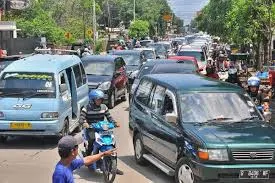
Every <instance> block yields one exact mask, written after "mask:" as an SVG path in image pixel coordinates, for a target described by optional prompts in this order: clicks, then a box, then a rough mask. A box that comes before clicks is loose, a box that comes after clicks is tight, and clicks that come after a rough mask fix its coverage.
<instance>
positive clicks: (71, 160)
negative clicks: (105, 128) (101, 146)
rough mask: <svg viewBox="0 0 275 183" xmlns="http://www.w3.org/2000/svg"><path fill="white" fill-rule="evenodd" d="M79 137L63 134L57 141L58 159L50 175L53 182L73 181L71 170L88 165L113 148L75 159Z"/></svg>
mask: <svg viewBox="0 0 275 183" xmlns="http://www.w3.org/2000/svg"><path fill="white" fill-rule="evenodd" d="M81 142H82V140H81V139H76V138H74V137H73V136H65V137H63V138H62V139H60V141H59V142H58V154H59V156H60V158H61V159H60V161H59V162H58V163H57V165H56V166H55V170H54V173H53V176H52V182H53V183H74V178H73V171H74V170H76V169H78V168H80V167H81V166H83V165H86V166H89V165H91V164H92V163H94V162H96V161H97V160H99V159H101V158H102V157H103V156H110V155H111V154H112V153H114V151H115V149H113V150H110V151H106V152H103V153H99V154H96V155H92V156H86V157H85V158H83V159H76V156H77V155H78V144H80V143H81Z"/></svg>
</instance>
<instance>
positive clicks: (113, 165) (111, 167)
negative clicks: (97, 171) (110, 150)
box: [103, 156, 117, 183]
mask: <svg viewBox="0 0 275 183" xmlns="http://www.w3.org/2000/svg"><path fill="white" fill-rule="evenodd" d="M103 167H104V170H103V177H104V182H105V183H112V182H114V180H115V178H116V171H117V160H116V158H115V157H113V156H105V157H104V158H103ZM110 176H111V177H110Z"/></svg>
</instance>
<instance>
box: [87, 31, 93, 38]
mask: <svg viewBox="0 0 275 183" xmlns="http://www.w3.org/2000/svg"><path fill="white" fill-rule="evenodd" d="M86 34H87V35H88V36H89V37H92V35H93V30H92V29H88V30H87V31H86Z"/></svg>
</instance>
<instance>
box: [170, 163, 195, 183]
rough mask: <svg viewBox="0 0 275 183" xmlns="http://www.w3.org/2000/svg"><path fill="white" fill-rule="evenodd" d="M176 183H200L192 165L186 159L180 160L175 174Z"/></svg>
mask: <svg viewBox="0 0 275 183" xmlns="http://www.w3.org/2000/svg"><path fill="white" fill-rule="evenodd" d="M175 179H176V183H198V181H197V179H196V177H195V175H194V173H193V170H192V168H191V167H190V164H189V163H188V161H187V160H186V159H180V160H179V162H178V163H177V167H176V172H175Z"/></svg>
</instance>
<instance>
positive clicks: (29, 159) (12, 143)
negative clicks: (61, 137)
mask: <svg viewBox="0 0 275 183" xmlns="http://www.w3.org/2000/svg"><path fill="white" fill-rule="evenodd" d="M128 109H129V108H128V102H123V103H120V104H118V105H117V106H116V107H115V108H114V109H112V110H111V114H112V115H113V117H114V118H115V120H117V121H119V122H120V124H121V127H120V128H118V129H116V139H117V145H118V154H119V160H118V167H119V168H120V169H121V170H123V171H124V175H123V176H117V178H116V180H115V182H118V183H129V182H132V183H150V182H155V183H172V182H173V178H171V177H168V176H166V175H165V174H164V173H162V172H161V171H160V170H158V169H157V168H156V167H154V166H153V165H149V166H147V167H142V166H139V165H137V164H136V163H135V160H134V156H133V152H134V151H133V145H132V139H131V137H130V134H129V131H128ZM56 147H57V141H56V140H55V139H49V138H47V139H45V138H29V137H24V138H23V137H21V138H10V139H8V142H7V143H6V144H0V183H18V182H28V183H37V182H39V183H50V182H51V176H52V172H53V169H54V166H55V164H56V162H58V160H59V156H58V153H57V148H56ZM75 182H76V183H85V182H91V183H94V182H97V183H100V182H103V177H102V175H100V174H95V173H91V172H89V171H88V169H87V168H85V167H83V168H81V169H79V170H77V171H76V172H75Z"/></svg>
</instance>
